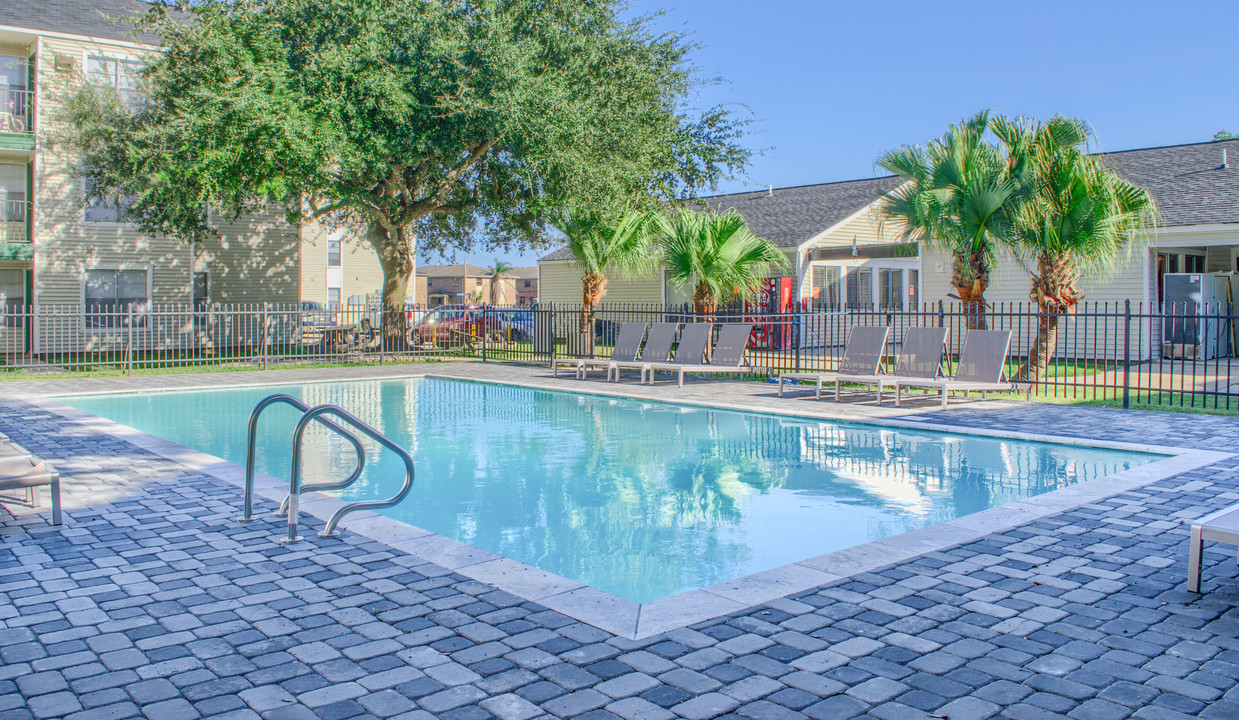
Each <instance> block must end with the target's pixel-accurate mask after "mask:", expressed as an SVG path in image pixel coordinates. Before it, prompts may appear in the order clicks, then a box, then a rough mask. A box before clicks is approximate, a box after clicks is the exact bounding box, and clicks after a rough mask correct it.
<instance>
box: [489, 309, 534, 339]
mask: <svg viewBox="0 0 1239 720" xmlns="http://www.w3.org/2000/svg"><path fill="white" fill-rule="evenodd" d="M489 313H490V314H492V315H494V316H495V317H496V318H498V320H499V330H500V332H501V333H502V334H503V339H504V340H513V341H524V340H529V339H530V338H532V337H533V313H532V312H530V311H529V310H509V309H506V308H504V309H495V310H490V311H489Z"/></svg>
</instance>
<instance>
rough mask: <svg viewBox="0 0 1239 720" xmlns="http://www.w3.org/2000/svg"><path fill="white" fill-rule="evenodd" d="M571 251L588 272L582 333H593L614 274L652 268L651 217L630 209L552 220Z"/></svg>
mask: <svg viewBox="0 0 1239 720" xmlns="http://www.w3.org/2000/svg"><path fill="white" fill-rule="evenodd" d="M551 225H552V226H553V227H554V228H555V229H556V230H558V231H559V232H561V233H563V235H564V237H565V238H566V239H567V241H568V249H569V250H571V251H572V256H573V257H574V258H575V259H576V263H577V264H578V265H579V266H580V267H581V269H582V270H583V271H584V274H583V275H582V276H581V303H582V307H581V332H582V333H588V334H589V336H590V338H591V339H590V345H591V348H592V345H593V340H592V338H593V333H592V332H590V329H591V326H592V325H593V319H594V308H595V307H596V306H597V305H598V303H599V302H600V301H601V300H602V296H603V295H606V292H607V279H608V275H609V274H610V273H612V272H616V271H619V272H627V273H637V272H641V271H643V270H646V269H648V268H649V267H650V265H651V264H652V255H651V252H650V250H651V238H650V233H649V215H648V214H647V213H644V212H638V211H635V210H632V209H630V208H625V209H624V210H621V211H619V212H617V213H614V214H603V213H597V212H585V213H579V214H576V215H571V216H569V215H561V216H559V217H557V218H552V220H551Z"/></svg>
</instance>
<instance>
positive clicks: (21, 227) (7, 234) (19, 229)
mask: <svg viewBox="0 0 1239 720" xmlns="http://www.w3.org/2000/svg"><path fill="white" fill-rule="evenodd" d="M26 206H27V203H26V201H24V200H0V243H24V242H30V237H29V236H28V235H27V234H26V219H27V214H26Z"/></svg>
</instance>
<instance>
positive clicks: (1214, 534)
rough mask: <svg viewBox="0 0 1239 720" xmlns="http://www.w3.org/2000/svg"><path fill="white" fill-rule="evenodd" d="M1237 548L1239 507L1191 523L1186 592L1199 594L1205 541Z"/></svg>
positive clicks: (1219, 511)
mask: <svg viewBox="0 0 1239 720" xmlns="http://www.w3.org/2000/svg"><path fill="white" fill-rule="evenodd" d="M1206 540H1208V541H1210V542H1220V543H1225V544H1227V545H1235V546H1239V505H1231V506H1230V507H1228V508H1226V509H1224V510H1218V511H1217V512H1215V513H1212V514H1210V515H1206V516H1204V517H1202V518H1200V519H1199V520H1196V521H1194V522H1192V535H1191V540H1190V541H1189V542H1188V546H1187V591H1188V592H1192V593H1198V592H1200V570H1201V561H1202V560H1203V558H1202V556H1203V555H1204V549H1205V541H1206Z"/></svg>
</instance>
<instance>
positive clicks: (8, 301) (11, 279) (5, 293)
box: [0, 270, 26, 328]
mask: <svg viewBox="0 0 1239 720" xmlns="http://www.w3.org/2000/svg"><path fill="white" fill-rule="evenodd" d="M0 311H2V312H3V313H4V326H5V327H11V328H16V327H22V324H23V323H22V313H24V312H25V311H26V271H25V270H0Z"/></svg>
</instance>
